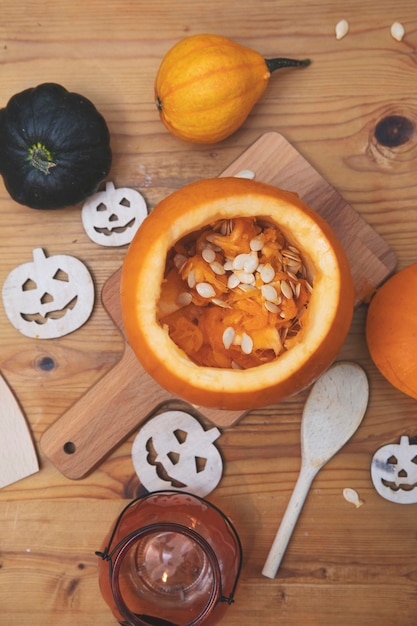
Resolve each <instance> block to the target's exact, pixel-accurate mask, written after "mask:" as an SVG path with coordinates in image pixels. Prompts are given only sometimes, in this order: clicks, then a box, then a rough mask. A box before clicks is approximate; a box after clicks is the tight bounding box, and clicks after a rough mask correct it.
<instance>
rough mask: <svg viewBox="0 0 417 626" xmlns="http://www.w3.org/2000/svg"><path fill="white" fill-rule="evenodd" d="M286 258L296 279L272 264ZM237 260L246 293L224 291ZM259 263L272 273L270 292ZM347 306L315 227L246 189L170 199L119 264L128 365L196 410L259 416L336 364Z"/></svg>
mask: <svg viewBox="0 0 417 626" xmlns="http://www.w3.org/2000/svg"><path fill="white" fill-rule="evenodd" d="M207 237H209V240H208V241H207ZM257 238H259V239H260V242H261V244H262V246H261V248H260V250H256V247H257V246H260V245H261V244H260V243H258V242H256V241H254V240H256V239H257ZM210 239H211V241H210ZM251 242H252V247H251ZM207 244H210V246H209V245H207ZM254 247H255V250H253V248H254ZM268 247H270V248H271V250H270V251H269V253H268V255H267V251H268ZM218 248H219V249H218ZM265 248H266V249H265ZM210 249H211V250H213V251H214V253H215V257H214V259H213V253H212V252H207V251H206V252H204V250H210ZM285 250H288V251H290V252H292V253H294V254H293V255H292V256H293V257H295V258H293V259H292V260H293V261H294V260H297V261H298V259H301V267H300V268H299V269H298V270H297V268H295V269H296V271H295V272H294V271H293V273H294V275H295V277H296V278H295V279H294V278H292V279H291V276H290V277H288V272H287V270H286V271H285V272H284V274H285V276H282V275H281V273H280V272H281V269H280V268H279V267H278V265H277V261H276V260H277V258H278V251H279V253H280V255H281V256H285V255H284V251H285ZM253 252H256V253H257V257H258V260H257V261H256V260H255V261H253V260H252V257H254V256H255V255H253V254H252V253H253ZM241 254H243V255H245V256H244V257H243V266H242V269H243V273H244V274H252V275H253V276H254V279H255V284H254V285H253V284H251V283H252V281H253V278H248V277H246V278H245V280H248V281H249V282H247V283H245V280H243V281H242V280H241V278H242V276H240V283H239V285H240V284H242V287H239V286H237V287H230V286H228V285H227V283H228V281H229V280H231V278H230V277H231V276H233V275H234V271H233V269H237V268H233V269H230V270H229V269H227V268H228V267H229V265H226V264H227V263H228V262H229V261H231V262H232V263H233V260H235V261H236V263H237V265H238V266H239V263H241V262H242V257H240V255H241ZM274 255H275V257H274ZM204 257H205V258H204ZM229 257H230V258H229ZM287 258H288V259H290V256H287ZM207 259H208V261H207ZM271 261H272V262H271ZM245 262H246V263H248V264H249V265H247V264H246V265H245ZM256 262H257V263H258V267H257V268H256V269H255V270H253V265H254V264H255V263H256ZM213 263H215V264H216V263H218V264H219V265H220V266H221V267H222V268H223V270H225V273H224V274H223V273H221V272H222V269H219V267H218V266H217V265H214V267H215V268H216V269H217V270H218V271H219V272H220V273H218V274H217V273H216V269H214V270H213ZM236 263H235V264H236ZM251 263H252V265H251ZM259 263H260V264H261V265H263V266H266V265H267V264H268V263H269V264H270V265H271V266H272V270H273V271H274V273H275V275H274V277H273V278H272V280H271V281H270V282H268V271H266V274H265V273H264V274H263V278H261V277H260V270H259ZM225 265H226V268H225ZM252 270H253V271H252ZM258 270H259V271H258ZM261 270H262V267H261ZM293 270H294V266H293ZM239 271H240V270H239ZM269 271H270V273H271V270H269ZM290 271H291V270H290ZM264 272H265V270H264ZM258 274H259V275H258ZM190 276H191V278H190ZM274 281H275V282H276V283H277V284H271V282H272V283H273V282H274ZM278 283H279V285H278ZM291 283H293V285H294V287H291ZM245 284H247V285H249V287H256V290H255V293H254V294H252V293H250V291H251V290H250V289H249V288H248V287H243V285H245ZM226 287H227V289H226ZM267 287H274V288H275V290H276V292H277V296H279V297H281V302H280V303H279V302H278V300H276V299H275V298H274V297H273V296H274V293H273V291H272V290H271V289H267ZM278 287H279V293H278ZM288 288H289V289H291V290H293V293H292V296H291V294H290V293H289V291H287V295H288V296H289V297H287V298H286V296H285V291H286V290H287V289H288ZM298 290H299V293H298ZM213 291H214V293H213ZM283 292H284V293H283ZM248 294H249V295H248ZM213 299H214V300H215V301H214V302H213ZM266 302H269V303H270V304H268V305H266ZM353 302H354V289H353V283H352V278H351V274H350V268H349V263H348V261H347V258H346V255H345V252H344V250H343V248H342V246H341V245H340V242H339V241H338V239H337V237H336V236H335V234H334V232H333V231H332V229H331V228H330V227H329V226H328V224H327V223H326V222H325V221H324V220H323V218H321V217H320V216H319V215H318V214H317V213H316V212H314V211H313V210H312V209H311V208H309V207H308V206H307V205H306V204H305V203H304V202H302V201H301V200H300V198H299V197H298V196H297V195H296V194H293V193H289V192H286V191H283V190H281V189H278V188H276V187H272V186H270V185H265V184H263V183H260V182H255V181H251V180H244V179H238V178H218V179H207V180H203V181H197V182H195V183H191V184H190V185H187V186H186V187H183V188H182V189H180V190H178V191H176V192H174V193H173V194H171V195H170V196H168V197H167V198H165V199H164V200H162V201H161V202H160V203H159V204H158V205H157V206H156V207H155V208H154V209H153V210H152V211H151V213H150V215H149V216H148V217H147V218H146V220H144V222H143V223H142V224H141V226H140V228H139V230H138V231H137V233H136V235H135V238H134V240H133V241H132V243H131V245H130V246H129V250H128V252H127V255H126V258H125V261H124V264H123V271H122V281H121V306H122V313H123V323H124V328H125V331H126V335H127V338H128V341H129V343H130V345H131V346H132V348H133V350H134V352H135V354H136V355H137V357H138V359H139V361H140V362H141V364H142V365H143V367H144V369H145V370H146V371H147V372H148V374H150V375H151V376H152V377H153V378H154V379H155V380H156V381H157V382H159V383H160V384H161V385H162V387H164V388H165V389H167V390H168V391H171V392H172V393H173V394H175V395H176V396H179V397H181V398H183V399H184V400H187V401H188V402H191V403H193V404H196V405H200V406H203V407H204V406H211V407H217V408H224V409H241V408H242V409H246V408H252V407H255V406H265V405H267V404H270V403H271V402H276V401H278V400H280V399H282V398H285V397H287V396H289V395H292V394H294V393H296V392H298V391H300V390H301V389H303V388H305V387H306V386H307V385H309V384H310V383H311V382H313V381H314V380H315V379H316V378H317V377H318V376H320V374H322V373H323V371H324V370H325V369H326V368H327V367H328V366H329V365H330V364H331V362H332V361H333V360H334V358H335V356H336V355H337V352H338V351H339V349H340V347H341V345H342V344H343V341H344V340H345V337H346V335H347V333H348V330H349V327H350V323H351V320H352V314H353ZM265 305H266V306H265ZM273 305H275V306H276V307H277V310H275V307H274V306H273ZM294 305H295V306H294ZM281 312H283V313H284V315H285V317H283V318H281ZM281 320H284V321H283V322H281ZM230 329H232V330H230ZM285 333H286V337H284V334H285ZM242 344H243V345H242Z"/></svg>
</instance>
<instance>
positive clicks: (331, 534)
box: [0, 0, 417, 626]
mask: <svg viewBox="0 0 417 626" xmlns="http://www.w3.org/2000/svg"><path fill="white" fill-rule="evenodd" d="M342 17H344V18H346V19H347V20H348V21H349V22H350V31H349V34H348V36H347V37H345V38H344V39H342V40H340V41H337V40H336V38H335V35H334V27H335V24H336V23H337V21H339V19H341V18H342ZM394 21H400V22H402V23H403V24H404V26H405V29H406V35H405V37H404V40H403V41H402V42H396V41H395V40H393V39H392V37H391V35H390V32H389V29H390V26H391V24H392V23H393V22H394ZM202 32H212V33H217V34H221V35H225V36H228V37H231V38H233V39H235V40H236V41H239V42H240V43H243V44H245V45H249V46H252V47H254V48H256V49H257V50H258V51H259V52H261V53H262V54H263V55H264V56H265V57H273V56H278V55H279V56H293V57H294V58H305V57H307V56H308V57H310V58H311V59H312V61H313V62H312V64H311V66H310V67H309V68H306V69H305V70H302V71H300V72H286V71H285V72H281V73H276V74H275V75H273V77H272V79H271V82H270V85H269V86H268V89H267V92H266V93H265V95H264V96H263V98H262V100H261V101H260V102H259V103H258V104H257V105H256V107H255V108H254V110H253V112H252V114H251V115H250V116H249V118H248V120H247V121H246V123H245V124H244V126H243V127H242V128H241V129H240V130H239V131H238V132H237V133H236V134H235V135H233V136H232V137H230V138H229V139H227V140H226V141H224V142H223V143H221V144H216V145H213V146H194V145H190V144H186V143H183V142H181V141H179V140H176V139H175V138H173V137H171V136H170V135H169V134H168V133H167V131H166V130H165V129H164V127H163V126H162V124H161V122H160V120H159V118H158V113H157V110H156V107H155V105H154V102H153V81H154V77H155V74H156V71H157V68H158V66H159V63H160V60H161V58H162V56H163V54H164V53H165V52H166V51H167V50H168V48H169V47H170V46H171V45H172V44H173V43H174V42H175V41H177V40H178V39H180V38H181V37H183V36H185V35H187V34H193V33H202ZM416 48H417V13H416V10H415V2H414V0H399V1H398V2H396V3H392V2H388V0H381V1H380V2H378V3H375V2H373V1H372V0H361V1H359V0H347V2H346V1H344V2H341V0H335V1H331V0H320V2H319V1H317V0H300V1H299V2H294V1H293V0H292V1H291V2H290V0H282V1H280V2H279V3H277V2H274V1H272V0H259V1H258V2H255V3H254V2H252V1H251V2H249V0H239V1H237V0H229V2H227V3H225V2H224V1H223V0H208V1H206V2H193V3H190V2H186V1H185V0H178V2H176V3H172V2H170V1H169V0H156V1H155V2H153V3H149V2H148V3H145V2H143V1H142V0H135V1H133V0H129V1H128V0H121V1H120V2H117V3H115V2H110V1H109V0H90V2H88V3H83V4H82V5H81V4H80V3H79V2H77V0H74V2H71V3H69V2H67V1H66V0H56V2H48V1H45V2H36V3H35V2H33V1H29V0H22V1H21V2H18V3H16V2H12V1H11V0H3V2H2V19H1V23H0V64H1V75H2V80H1V84H0V104H1V106H3V105H4V104H6V102H7V101H8V99H9V98H10V97H11V96H12V95H13V94H14V93H17V92H18V91H21V90H23V89H25V88H27V87H30V86H34V85H35V84H38V83H40V82H45V81H57V82H60V83H61V84H63V85H64V86H65V87H67V88H68V89H71V90H73V91H78V92H79V93H82V94H83V95H85V96H87V97H89V98H90V99H91V100H92V101H93V102H94V103H95V104H96V106H97V107H98V108H99V110H100V111H101V112H102V113H103V115H104V116H105V118H106V120H107V122H108V125H109V128H110V131H111V136H112V149H113V154H114V160H113V165H112V171H111V174H110V176H109V179H110V180H112V181H113V182H114V184H115V185H116V187H117V186H127V187H133V188H136V189H138V190H139V191H140V192H141V193H143V195H144V197H145V199H146V201H147V203H148V206H149V207H152V206H154V205H155V203H156V202H158V201H159V200H160V199H161V198H162V197H164V196H165V195H167V194H168V193H170V192H171V191H173V190H174V189H177V188H178V187H180V186H182V185H184V184H186V183H188V182H191V181H193V180H196V179H198V178H201V177H208V176H218V175H219V174H220V173H221V172H222V171H223V170H224V169H225V168H226V167H227V166H228V165H229V164H230V163H232V162H233V161H234V160H235V159H236V158H237V157H238V156H239V155H240V154H241V153H242V152H243V151H244V150H245V149H246V148H247V147H248V146H250V145H251V144H253V143H254V142H255V141H256V140H257V139H258V138H259V137H260V136H261V135H262V134H263V133H265V132H268V131H278V132H280V133H282V135H283V136H284V137H285V138H286V139H287V140H288V141H289V142H290V143H291V144H292V145H293V146H294V147H295V148H296V149H297V150H298V151H299V152H300V154H302V155H303V156H304V157H305V158H306V159H307V160H308V162H309V163H311V164H312V165H313V166H314V167H315V168H316V170H317V171H318V172H319V173H320V174H321V175H322V176H324V178H325V179H326V180H327V181H328V183H329V184H330V185H331V186H332V187H334V188H335V189H336V190H337V191H338V192H339V193H340V194H341V195H342V197H343V198H344V199H345V200H346V201H347V202H348V203H349V204H351V205H352V206H353V208H354V209H355V210H356V211H357V212H358V213H359V214H360V215H361V217H363V218H364V219H365V220H366V221H367V222H368V223H369V224H370V225H371V226H373V227H374V228H375V230H376V231H377V232H378V233H379V234H380V235H381V236H382V237H383V238H384V240H385V241H386V242H387V243H388V245H389V246H390V247H391V248H392V249H393V250H394V252H395V254H396V256H397V259H398V267H399V268H401V267H404V266H406V265H408V264H410V263H412V262H415V261H416V249H417V246H416V243H417V234H416V233H417V213H416V184H415V173H416V170H417V148H416V137H417V135H416V133H415V132H413V133H412V135H411V136H410V137H409V139H408V141H406V142H405V143H403V144H401V145H398V146H391V147H390V146H386V145H385V146H384V145H382V144H381V143H380V142H378V141H377V139H376V137H375V128H376V127H377V125H378V123H379V122H381V121H382V120H383V119H384V118H386V117H388V116H394V115H402V116H404V117H406V118H407V119H408V120H410V121H411V122H412V124H414V126H415V125H416V124H417V105H416V102H417V81H416ZM0 215H1V218H2V228H1V230H0V282H1V284H3V282H4V280H5V278H6V276H7V275H8V273H9V272H10V271H11V270H12V269H13V268H14V267H16V266H17V265H19V264H20V263H22V261H23V260H24V259H27V258H28V257H29V258H30V254H31V251H32V250H33V249H34V248H35V247H42V248H44V249H45V250H46V251H47V253H48V254H50V255H51V254H72V255H74V256H76V257H77V258H80V259H81V260H83V261H84V262H85V263H86V265H87V267H88V268H89V269H90V271H91V273H92V275H93V278H94V281H95V288H96V296H97V297H96V305H95V308H94V310H93V314H92V316H91V318H90V319H89V321H88V323H87V324H85V325H84V326H83V327H82V328H81V329H79V330H77V331H76V332H74V333H72V334H70V335H68V336H66V337H62V338H59V339H56V340H55V339H54V340H45V341H41V340H31V339H29V338H27V337H24V336H22V335H20V334H19V333H18V332H17V331H16V330H15V329H14V328H13V327H11V326H10V324H9V322H8V321H7V319H6V316H5V314H4V311H3V309H2V313H3V314H2V315H0V370H1V372H2V374H3V375H4V378H5V379H6V381H7V383H8V384H9V385H10V387H11V388H12V389H13V391H14V393H15V394H16V397H17V398H18V400H19V403H20V404H21V406H22V408H23V410H24V412H25V414H26V416H27V418H28V421H29V424H30V427H31V429H32V432H33V433H34V438H35V442H36V443H37V444H39V441H40V437H41V435H42V434H43V433H44V432H45V431H46V429H47V428H48V427H49V426H50V425H51V424H52V423H53V422H54V421H55V420H56V419H57V417H58V416H59V415H61V414H62V413H63V412H64V411H66V410H68V408H69V407H70V406H71V405H73V404H74V403H75V402H76V401H78V400H79V399H80V398H81V397H82V395H83V394H84V393H85V392H86V391H87V390H88V389H90V388H91V387H92V385H93V384H94V383H95V382H96V381H97V380H99V379H100V378H101V377H102V376H103V375H104V374H105V373H106V372H108V371H109V370H110V369H111V368H112V367H113V366H114V365H115V364H116V363H117V362H118V361H119V359H120V357H121V354H122V351H123V348H124V340H123V338H122V336H121V335H120V333H119V331H118V330H117V328H116V327H115V325H114V324H113V322H112V321H111V320H110V319H109V316H108V315H107V313H106V311H105V310H104V308H103V306H102V304H101V302H100V297H99V296H100V293H101V290H102V288H103V285H104V283H105V282H106V280H107V279H108V278H109V277H110V276H111V275H112V274H113V273H114V272H115V271H116V270H117V269H118V268H119V267H120V266H121V264H122V262H123V258H124V254H125V249H123V248H121V249H118V248H116V249H115V248H112V249H104V248H103V247H99V246H97V245H94V243H93V242H91V241H90V240H89V238H88V237H87V235H86V234H85V232H84V230H83V227H82V223H81V217H80V207H73V208H69V209H66V210H60V211H56V212H41V211H34V210H31V209H27V208H25V207H21V206H18V205H16V204H15V203H14V202H13V201H12V200H11V199H10V197H9V196H8V194H7V192H6V190H5V188H4V185H3V183H2V182H1V181H0ZM0 307H2V305H1V304H0ZM365 317H366V306H364V305H362V306H360V307H359V308H358V309H357V310H356V313H355V317H354V320H353V324H352V328H351V331H350V333H349V336H348V339H347V341H346V343H345V345H344V346H343V348H342V351H341V353H340V358H341V359H347V360H353V361H355V362H357V363H359V364H360V365H362V366H363V367H364V369H365V370H366V373H367V375H368V377H369V381H370V390H371V393H370V404H369V408H368V411H367V414H366V416H365V419H364V421H363V423H362V425H361V427H360V428H359V430H358V431H357V433H356V434H355V436H354V437H353V438H352V439H351V440H350V441H349V443H348V444H347V445H346V446H345V448H343V450H342V451H341V452H340V453H338V454H337V455H336V456H335V457H334V458H333V459H332V460H331V461H330V462H329V463H328V465H326V467H325V468H324V469H323V470H322V472H320V475H319V476H318V477H317V479H316V481H315V483H314V485H313V489H312V491H311V492H310V494H309V498H308V501H307V502H306V504H305V507H304V508H303V511H302V514H301V516H300V519H299V520H298V524H297V528H296V529H295V532H294V534H293V536H292V540H291V546H289V548H288V550H287V552H286V554H285V557H284V559H283V561H282V564H281V567H280V573H279V576H277V578H276V579H275V580H273V581H272V580H271V581H269V580H266V579H265V578H264V577H262V575H261V569H262V565H263V563H264V561H265V558H266V555H267V553H268V549H269V547H270V545H271V542H272V539H273V536H274V534H275V531H276V522H277V520H279V519H280V518H281V517H282V515H283V513H284V511H285V507H286V504H287V502H288V498H289V495H290V493H291V490H292V488H293V485H294V483H295V480H296V477H297V475H298V471H299V465H300V419H301V412H302V406H303V402H304V400H305V398H306V396H305V394H300V396H298V397H295V398H292V399H290V400H288V401H286V402H284V403H281V404H279V405H276V406H271V407H267V408H266V409H263V410H258V411H256V412H255V411H254V412H251V413H249V414H248V415H246V416H245V417H244V418H243V419H242V420H241V421H240V422H239V424H238V425H237V426H235V427H232V428H226V429H224V431H223V434H222V436H221V437H220V438H219V440H218V445H219V446H220V447H221V450H222V454H223V458H224V475H223V478H222V480H221V482H220V484H219V486H218V487H217V488H216V490H215V491H214V492H213V493H212V494H211V495H210V500H211V501H213V502H214V503H215V504H216V505H218V506H219V507H220V508H222V509H223V510H224V511H225V512H226V513H227V514H228V515H229V516H230V517H231V518H232V519H233V521H234V523H235V525H236V527H237V529H238V531H239V534H240V536H241V539H242V543H243V550H244V565H243V571H242V578H241V582H240V585H239V588H238V591H237V594H236V602H235V604H234V605H233V606H232V607H230V609H229V610H228V612H227V615H226V617H225V618H224V619H223V620H222V625H224V626H238V625H239V626H240V625H241V624H250V623H252V622H256V623H260V624H265V625H267V626H269V625H271V626H273V625H275V624H278V623H282V624H285V625H286V626H315V625H316V624H317V625H319V624H320V626H336V625H337V626H351V624H357V625H359V626H368V625H369V624H378V626H392V625H393V624H395V625H396V626H414V625H415V623H416V617H415V616H416V613H417V596H416V593H415V591H416V566H415V551H416V549H417V545H416V530H415V520H416V509H415V506H416V505H407V506H401V505H396V504H394V503H390V502H387V501H385V500H384V499H382V498H381V497H380V496H379V495H378V494H377V493H376V492H375V490H374V488H373V486H372V483H371V478H370V462H371V458H372V456H373V454H374V452H375V451H376V450H377V449H378V448H379V447H381V446H382V445H383V444H385V443H389V442H395V441H398V440H399V438H400V436H401V435H402V434H407V435H408V436H409V437H410V438H412V437H414V436H415V435H416V434H417V427H416V419H415V413H416V404H415V401H413V400H412V399H411V398H407V397H405V396H404V395H402V394H401V393H400V392H398V391H396V390H395V389H393V388H392V387H391V386H390V385H389V384H388V383H387V382H386V381H385V380H384V379H383V378H382V376H381V375H380V374H379V373H378V372H377V371H376V368H375V367H374V366H373V365H372V363H371V361H370V358H369V355H368V351H367V348H366V343H365V339H364V324H365ZM132 437H133V434H132V436H131V437H130V438H129V439H128V440H126V441H125V442H124V443H123V444H122V445H121V446H120V447H119V448H117V449H116V450H115V451H114V452H113V454H112V455H111V456H110V457H109V458H108V459H107V460H106V461H105V462H104V463H102V464H101V465H99V466H98V467H97V469H96V470H95V471H94V472H93V473H92V474H91V475H89V476H88V478H85V479H83V480H80V481H72V480H70V479H68V478H66V477H64V476H63V475H62V474H61V473H60V472H58V471H57V470H56V468H55V467H54V466H53V465H52V463H50V462H49V460H48V459H47V458H46V457H45V456H44V455H43V454H42V453H41V454H40V465H41V469H40V471H39V472H37V473H36V474H34V475H33V476H30V477H28V478H26V479H25V480H22V481H19V482H17V483H14V484H13V485H10V486H8V487H5V488H4V489H2V490H1V491H0V565H1V569H0V581H1V584H0V607H1V617H0V623H1V624H5V625H6V624H7V626H29V625H30V626H45V624H54V625H55V626H67V625H68V626H69V625H71V626H72V625H73V624H74V623H75V624H77V626H91V624H100V625H102V626H111V625H112V624H114V623H115V621H114V619H113V618H112V615H111V613H110V612H109V610H108V609H107V607H106V605H105V604H104V602H103V601H102V599H101V596H100V592H99V589H98V585H97V562H96V557H95V556H94V551H95V550H96V549H98V548H99V547H100V543H101V541H102V538H103V537H104V535H105V534H106V532H107V530H108V528H109V526H110V524H111V523H112V521H113V520H114V518H115V517H116V515H117V514H118V513H119V512H120V510H121V509H122V508H123V506H124V504H125V503H126V502H127V501H128V500H130V499H131V498H133V497H135V495H136V494H137V493H139V490H140V485H139V482H138V479H137V478H136V475H135V472H134V469H133V465H132V461H131V445H132ZM38 449H39V445H38ZM344 487H352V488H354V489H356V490H357V491H358V493H359V495H360V497H361V499H362V500H363V501H364V505H363V506H362V507H361V508H360V509H356V508H355V507H354V506H353V505H351V504H349V503H347V502H346V500H345V499H344V498H343V496H342V490H343V488H344Z"/></svg>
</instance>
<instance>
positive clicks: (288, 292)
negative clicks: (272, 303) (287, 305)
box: [281, 280, 293, 300]
mask: <svg viewBox="0 0 417 626" xmlns="http://www.w3.org/2000/svg"><path fill="white" fill-rule="evenodd" d="M281 292H282V295H283V296H285V297H286V298H287V300H291V298H292V297H293V292H292V289H291V287H290V285H289V283H288V282H287V281H286V280H281Z"/></svg>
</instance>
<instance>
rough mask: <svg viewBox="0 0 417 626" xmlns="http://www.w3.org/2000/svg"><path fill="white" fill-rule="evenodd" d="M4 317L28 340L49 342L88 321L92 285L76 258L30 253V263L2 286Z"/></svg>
mask: <svg viewBox="0 0 417 626" xmlns="http://www.w3.org/2000/svg"><path fill="white" fill-rule="evenodd" d="M3 303H4V307H5V310H6V314H7V317H8V318H9V320H10V322H11V323H12V324H13V326H14V327H15V328H17V330H19V331H20V332H21V333H22V334H23V335H26V336H27V337H33V338H38V339H52V338H55V337H61V336H63V335H66V334H68V333H70V332H72V331H74V330H76V329H77V328H79V327H80V326H81V325H82V324H84V322H86V321H87V319H88V318H89V317H90V314H91V311H92V308H93V304H94V284H93V281H92V278H91V275H90V273H89V271H88V270H87V268H86V267H85V265H84V264H83V263H82V262H81V261H79V260H78V259H76V258H75V257H72V256H68V255H64V254H60V255H55V256H51V257H47V256H46V255H45V253H44V251H43V250H42V248H36V249H35V250H33V262H31V263H24V264H23V265H19V266H18V267H16V268H15V269H14V270H12V271H11V272H10V274H9V275H8V276H7V278H6V280H5V282H4V285H3Z"/></svg>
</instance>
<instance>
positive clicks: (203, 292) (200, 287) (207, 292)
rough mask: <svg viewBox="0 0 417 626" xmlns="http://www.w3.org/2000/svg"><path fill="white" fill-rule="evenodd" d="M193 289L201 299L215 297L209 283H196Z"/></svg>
mask: <svg viewBox="0 0 417 626" xmlns="http://www.w3.org/2000/svg"><path fill="white" fill-rule="evenodd" d="M195 289H196V291H197V293H198V295H199V296H201V297H202V298H213V297H214V296H215V295H216V292H215V290H214V287H213V285H210V283H197V284H196V286H195Z"/></svg>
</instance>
